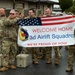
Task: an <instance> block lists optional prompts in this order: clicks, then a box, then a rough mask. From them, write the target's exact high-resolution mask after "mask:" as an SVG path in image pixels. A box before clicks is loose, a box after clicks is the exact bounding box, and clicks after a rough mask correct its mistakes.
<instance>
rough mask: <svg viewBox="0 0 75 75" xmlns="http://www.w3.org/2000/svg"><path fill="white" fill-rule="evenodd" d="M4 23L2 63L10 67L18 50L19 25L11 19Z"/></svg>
mask: <svg viewBox="0 0 75 75" xmlns="http://www.w3.org/2000/svg"><path fill="white" fill-rule="evenodd" d="M15 22H16V21H15ZM3 24H4V34H5V37H4V39H3V40H2V65H3V66H5V67H8V65H9V64H13V62H14V60H15V56H16V52H17V33H18V32H17V28H18V26H17V25H16V24H14V20H13V21H12V20H10V19H6V20H4V21H3Z"/></svg>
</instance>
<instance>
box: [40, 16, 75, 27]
mask: <svg viewBox="0 0 75 75" xmlns="http://www.w3.org/2000/svg"><path fill="white" fill-rule="evenodd" d="M41 21H42V25H43V26H46V25H62V24H69V23H73V22H75V16H72V15H66V16H57V17H43V18H41Z"/></svg>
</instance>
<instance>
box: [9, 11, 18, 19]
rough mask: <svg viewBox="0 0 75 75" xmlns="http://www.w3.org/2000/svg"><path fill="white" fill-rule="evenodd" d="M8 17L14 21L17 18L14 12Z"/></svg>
mask: <svg viewBox="0 0 75 75" xmlns="http://www.w3.org/2000/svg"><path fill="white" fill-rule="evenodd" d="M9 16H10V18H11V19H15V18H16V17H17V15H16V12H15V13H10V14H9Z"/></svg>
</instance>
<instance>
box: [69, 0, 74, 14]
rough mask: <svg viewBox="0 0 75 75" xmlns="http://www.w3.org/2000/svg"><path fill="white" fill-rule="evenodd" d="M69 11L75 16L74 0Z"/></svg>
mask: <svg viewBox="0 0 75 75" xmlns="http://www.w3.org/2000/svg"><path fill="white" fill-rule="evenodd" d="M70 11H71V12H72V13H74V14H75V0H74V1H73V5H72V7H71V8H70Z"/></svg>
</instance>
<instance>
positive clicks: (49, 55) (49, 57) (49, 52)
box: [43, 8, 60, 65]
mask: <svg viewBox="0 0 75 75" xmlns="http://www.w3.org/2000/svg"><path fill="white" fill-rule="evenodd" d="M51 13H52V11H51V10H50V9H49V8H47V9H46V11H45V15H43V16H44V17H52V15H51ZM53 48H54V51H55V64H56V65H58V64H59V54H60V50H59V47H57V46H56V47H55V46H53ZM45 52H46V63H47V64H51V62H52V47H46V48H45Z"/></svg>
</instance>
